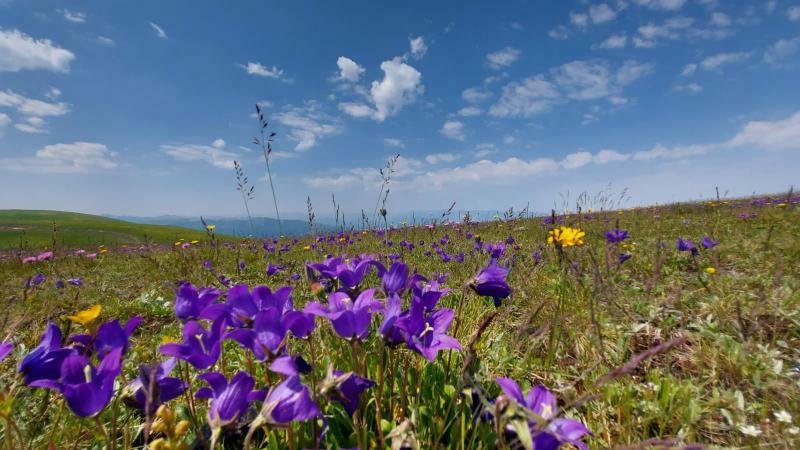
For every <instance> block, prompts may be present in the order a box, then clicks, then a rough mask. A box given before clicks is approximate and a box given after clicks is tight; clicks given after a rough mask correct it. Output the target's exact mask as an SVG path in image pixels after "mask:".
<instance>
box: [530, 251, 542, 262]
mask: <svg viewBox="0 0 800 450" xmlns="http://www.w3.org/2000/svg"><path fill="white" fill-rule="evenodd" d="M532 256H533V263H534V264H539V263H540V262H542V251H541V250H536V251H535V252H533V255H532Z"/></svg>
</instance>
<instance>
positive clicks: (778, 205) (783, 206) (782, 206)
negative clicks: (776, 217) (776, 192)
mask: <svg viewBox="0 0 800 450" xmlns="http://www.w3.org/2000/svg"><path fill="white" fill-rule="evenodd" d="M776 206H777V207H778V208H786V207H787V206H788V204H787V203H786V202H782V203H778V204H777V205H776Z"/></svg>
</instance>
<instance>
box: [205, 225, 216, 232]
mask: <svg viewBox="0 0 800 450" xmlns="http://www.w3.org/2000/svg"><path fill="white" fill-rule="evenodd" d="M216 228H217V226H216V225H210V224H209V225H206V230H208V231H214V230H215V229H216Z"/></svg>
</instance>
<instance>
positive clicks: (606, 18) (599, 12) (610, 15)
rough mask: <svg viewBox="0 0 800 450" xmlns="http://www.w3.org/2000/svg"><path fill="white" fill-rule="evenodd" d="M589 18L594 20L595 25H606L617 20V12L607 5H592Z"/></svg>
mask: <svg viewBox="0 0 800 450" xmlns="http://www.w3.org/2000/svg"><path fill="white" fill-rule="evenodd" d="M589 17H590V18H591V19H592V23H594V24H598V23H605V22H610V21H612V20H614V19H616V18H617V12H616V11H614V10H613V9H612V8H611V7H610V6H608V5H607V4H605V3H600V4H597V5H592V6H591V7H590V8H589Z"/></svg>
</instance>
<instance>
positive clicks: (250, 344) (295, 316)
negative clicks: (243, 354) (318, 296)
mask: <svg viewBox="0 0 800 450" xmlns="http://www.w3.org/2000/svg"><path fill="white" fill-rule="evenodd" d="M292 328H294V330H292V332H293V333H294V334H295V335H300V336H299V337H305V336H307V335H308V334H310V332H311V330H313V328H314V318H313V316H311V315H310V314H306V313H303V312H300V311H289V312H287V313H286V314H285V315H284V313H283V312H282V311H281V310H279V309H278V308H274V307H270V308H267V309H265V310H262V311H259V312H258V313H257V314H256V317H255V320H254V321H253V328H252V329H249V328H239V329H236V330H233V331H231V332H229V333H227V334H226V335H225V339H233V340H235V341H236V342H238V343H239V344H240V345H241V346H242V347H245V348H249V349H250V350H252V351H253V355H255V357H256V359H257V360H259V361H265V360H267V359H272V358H273V357H274V356H275V355H278V354H279V353H280V352H281V350H282V349H283V346H284V340H285V339H286V334H287V333H288V332H289V331H290V329H292Z"/></svg>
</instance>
